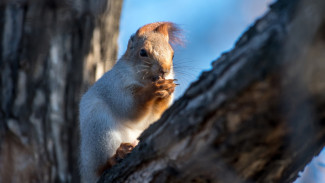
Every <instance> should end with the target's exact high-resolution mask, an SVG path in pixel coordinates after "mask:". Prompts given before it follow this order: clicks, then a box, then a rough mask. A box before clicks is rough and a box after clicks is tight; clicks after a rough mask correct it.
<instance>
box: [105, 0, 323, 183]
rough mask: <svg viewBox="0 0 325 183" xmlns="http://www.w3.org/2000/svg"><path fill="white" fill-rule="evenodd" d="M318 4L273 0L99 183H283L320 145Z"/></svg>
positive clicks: (320, 16)
mask: <svg viewBox="0 0 325 183" xmlns="http://www.w3.org/2000/svg"><path fill="white" fill-rule="evenodd" d="M324 9H325V1H324V0H279V1H278V2H276V3H275V4H273V5H272V6H271V10H270V11H269V12H268V13H267V14H266V15H265V16H264V17H263V18H261V19H259V20H258V21H256V23H255V24H254V25H253V26H252V27H250V28H249V29H248V30H247V31H246V32H245V33H244V34H243V35H242V36H241V38H240V39H239V41H238V42H237V43H236V46H235V47H234V48H233V49H232V50H231V51H230V52H228V53H225V54H223V55H222V56H221V57H220V58H219V59H218V60H216V61H214V62H213V64H212V65H213V68H212V70H211V71H208V72H204V73H203V74H202V75H201V77H200V78H199V80H198V81H196V82H194V83H193V84H192V85H191V86H190V87H189V89H188V90H187V91H186V93H185V94H184V96H183V97H181V98H180V99H179V100H178V101H176V102H175V103H174V105H173V106H172V107H171V108H169V109H168V110H167V111H166V112H165V113H164V115H163V116H162V118H161V119H160V120H159V121H158V122H156V123H154V124H153V125H151V126H150V127H149V128H148V129H147V130H146V131H145V132H144V133H143V134H142V135H141V137H140V143H139V145H138V146H137V147H136V148H135V149H134V150H133V152H132V153H131V154H130V155H129V156H128V157H127V158H126V159H124V160H123V161H122V162H121V163H120V164H118V165H116V166H114V167H113V168H111V169H109V170H107V171H106V172H105V174H104V175H103V176H102V177H101V180H100V182H132V183H135V182H141V183H143V182H225V183H229V182H232V183H233V182H250V181H251V182H277V183H279V182H292V181H294V180H295V179H296V177H297V173H298V172H299V171H301V170H302V169H303V168H304V167H305V165H306V164H307V163H308V162H309V161H310V160H311V159H312V157H313V156H315V155H317V154H318V153H319V152H320V150H321V149H322V147H323V146H324V144H325V52H324V50H325V11H324Z"/></svg>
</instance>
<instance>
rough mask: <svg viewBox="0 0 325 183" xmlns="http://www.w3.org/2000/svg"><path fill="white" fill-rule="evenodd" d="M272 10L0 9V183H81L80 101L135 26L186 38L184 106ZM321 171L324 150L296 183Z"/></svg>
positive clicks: (111, 5)
mask: <svg viewBox="0 0 325 183" xmlns="http://www.w3.org/2000/svg"><path fill="white" fill-rule="evenodd" d="M273 1H274V0H201V1H194V0H191V1H189V0H155V1H149V0H139V1H135V0H123V1H122V0H92V1H90V0H88V1H85V0H31V1H27V0H26V1H25V0H0V43H1V44H0V182H80V175H79V171H78V163H79V162H78V158H79V155H78V154H79V144H78V143H79V129H78V123H79V122H78V120H79V119H78V113H79V110H78V108H79V100H80V97H81V95H82V94H83V93H84V92H85V91H86V90H87V88H89V87H90V86H91V85H92V84H93V83H94V82H95V81H96V80H97V79H98V78H100V77H101V76H102V75H103V74H104V72H106V71H108V70H109V69H111V68H112V66H113V65H114V64H115V61H116V60H117V58H119V57H120V56H121V55H122V54H123V53H124V51H125V49H126V46H127V42H128V39H129V37H130V36H131V35H132V34H133V33H135V32H136V30H137V29H138V28H139V27H141V26H143V25H145V24H147V23H152V22H157V21H171V22H174V23H176V24H178V25H179V26H180V28H182V29H183V35H184V39H185V46H184V47H175V58H174V65H175V73H176V78H177V79H178V82H179V84H180V86H178V87H177V89H176V98H179V97H181V96H182V94H183V93H184V91H185V90H186V88H187V87H188V86H189V85H190V83H191V82H193V81H195V80H196V79H197V78H198V76H199V75H200V73H201V72H202V71H204V70H209V69H210V68H211V63H212V61H214V60H216V59H217V58H218V57H219V56H220V55H221V54H222V53H223V52H226V51H228V50H230V49H231V48H232V47H233V46H234V45H235V43H236V40H237V39H238V38H239V37H240V36H241V34H243V32H245V31H246V30H247V29H248V28H249V27H250V26H251V25H252V24H254V22H255V20H257V19H258V18H259V17H261V16H263V15H264V14H265V13H266V12H267V11H268V8H269V5H270V4H271V3H272V2H273ZM106 10H107V11H106ZM252 72H254V71H252ZM302 135H303V134H302ZM323 172H325V152H324V150H323V151H322V153H321V154H320V155H319V156H318V157H317V158H315V159H314V161H313V162H312V163H311V164H310V165H308V166H307V167H306V168H305V171H304V172H302V173H301V176H302V178H300V179H299V180H297V181H296V182H299V183H303V182H304V183H305V182H306V183H312V182H319V183H321V182H325V178H324V177H325V176H324V175H325V174H324V173H323Z"/></svg>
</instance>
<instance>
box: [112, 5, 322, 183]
mask: <svg viewBox="0 0 325 183" xmlns="http://www.w3.org/2000/svg"><path fill="white" fill-rule="evenodd" d="M271 2H273V0H200V1H198V0H196V1H195V0H155V1H152V0H151V1H149V0H124V4H123V10H122V15H121V22H120V35H119V40H118V44H119V53H118V55H119V57H120V56H121V55H122V54H123V53H124V51H125V49H126V46H127V42H128V39H129V37H130V36H131V35H132V34H133V33H135V32H136V30H137V29H138V28H139V27H141V26H143V25H145V24H147V23H152V22H157V21H171V22H174V23H176V24H178V25H179V26H180V27H181V28H182V29H183V30H184V32H183V33H184V37H185V39H186V46H185V47H183V48H182V47H177V48H176V49H175V58H174V64H175V72H176V78H177V79H178V81H179V83H180V84H181V85H180V86H179V87H178V88H177V89H176V94H175V95H176V98H177V97H179V96H181V95H182V93H183V92H184V91H185V89H186V88H187V87H188V85H189V84H190V83H191V82H192V81H194V80H196V79H197V77H198V76H199V75H200V73H201V72H202V71H203V70H208V69H210V68H211V66H210V64H211V62H212V61H213V60H215V59H217V58H218V57H219V56H220V54H221V53H222V52H225V51H227V50H229V49H231V48H232V47H233V45H234V43H235V42H236V40H237V39H238V38H239V37H240V35H241V34H242V33H243V32H244V31H245V30H246V29H247V28H248V27H249V26H250V25H252V24H253V23H254V21H255V20H256V19H257V18H258V17H260V16H262V15H263V14H264V13H265V12H266V11H267V10H268V5H269V4H270V3H271ZM323 172H325V151H324V150H323V151H322V153H321V154H320V155H319V157H317V158H315V159H314V160H313V161H312V163H311V164H310V165H309V166H307V167H306V169H305V171H304V173H301V175H303V178H301V179H299V180H297V181H296V183H305V182H306V183H307V182H308V183H313V182H315V183H317V182H319V183H321V182H325V176H324V175H325V174H324V173H323Z"/></svg>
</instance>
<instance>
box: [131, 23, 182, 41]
mask: <svg viewBox="0 0 325 183" xmlns="http://www.w3.org/2000/svg"><path fill="white" fill-rule="evenodd" d="M151 31H155V32H159V33H161V34H163V35H165V36H166V38H167V40H168V41H169V42H170V43H172V44H179V45H184V44H183V39H182V34H181V29H179V28H178V27H177V26H176V25H175V24H174V23H172V22H155V23H151V24H147V25H144V26H142V27H141V28H140V29H139V30H138V31H137V33H136V35H137V36H141V35H143V34H144V33H146V32H151Z"/></svg>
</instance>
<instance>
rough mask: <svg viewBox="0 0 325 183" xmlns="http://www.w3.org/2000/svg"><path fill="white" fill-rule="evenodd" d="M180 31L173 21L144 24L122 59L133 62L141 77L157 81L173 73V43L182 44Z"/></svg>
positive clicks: (134, 36) (132, 39) (131, 40)
mask: <svg viewBox="0 0 325 183" xmlns="http://www.w3.org/2000/svg"><path fill="white" fill-rule="evenodd" d="M179 32H180V29H178V28H177V27H176V25H175V24H173V23H171V22H156V23H151V24H147V25H144V26H143V27H141V28H140V29H138V31H137V32H136V33H135V34H134V35H132V36H131V38H130V40H129V43H128V48H127V50H126V52H125V54H124V55H123V57H122V59H124V60H126V61H127V62H131V64H132V65H133V66H134V67H135V68H136V72H137V73H138V74H137V75H138V76H139V77H141V79H145V80H151V81H155V80H157V79H159V77H162V78H166V77H168V76H170V75H173V57H174V50H173V48H172V46H171V44H181V39H180V37H179Z"/></svg>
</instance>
